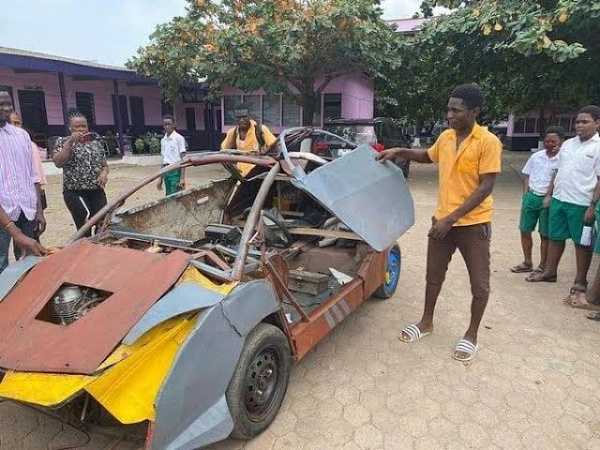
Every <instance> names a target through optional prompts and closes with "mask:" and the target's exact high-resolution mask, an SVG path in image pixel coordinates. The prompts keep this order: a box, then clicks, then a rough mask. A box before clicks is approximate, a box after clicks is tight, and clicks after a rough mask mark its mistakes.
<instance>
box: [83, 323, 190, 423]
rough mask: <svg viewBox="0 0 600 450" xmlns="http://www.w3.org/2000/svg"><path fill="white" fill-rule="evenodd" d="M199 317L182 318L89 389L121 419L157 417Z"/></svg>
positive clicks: (131, 421)
mask: <svg viewBox="0 0 600 450" xmlns="http://www.w3.org/2000/svg"><path fill="white" fill-rule="evenodd" d="M195 317H197V315H194V316H193V317H191V318H190V317H189V316H188V317H187V318H186V319H184V320H181V319H178V323H177V325H175V326H174V327H172V328H171V329H170V330H168V331H166V332H165V331H163V332H162V333H161V334H160V335H159V336H157V337H156V338H155V339H152V340H151V341H150V342H149V343H148V344H147V345H145V346H143V347H142V348H140V349H139V350H138V351H136V352H135V353H133V354H132V355H131V356H129V357H128V358H127V359H125V360H123V361H121V362H120V363H119V364H117V365H115V366H113V367H112V368H111V369H109V370H107V371H106V372H105V373H104V374H102V376H100V377H98V378H97V379H96V380H95V381H93V382H92V383H89V384H88V385H87V386H86V387H85V390H86V391H88V392H89V393H90V394H91V395H92V396H93V397H94V398H95V399H96V400H97V401H98V402H99V403H101V404H102V406H104V407H105V408H106V409H107V410H108V411H109V412H110V413H111V414H112V415H113V416H115V417H116V418H117V419H118V420H119V421H120V422H121V423H124V424H130V423H137V422H141V421H143V420H154V418H155V415H156V412H155V410H154V401H155V399H156V396H157V394H158V391H159V389H160V387H161V385H162V382H163V380H164V378H165V377H166V376H167V374H168V372H169V370H170V368H171V366H172V364H173V360H174V359H175V356H176V354H177V351H178V350H179V348H180V347H181V345H182V344H183V342H185V339H186V338H187V336H188V335H189V333H190V332H191V330H192V328H193V327H194V325H195V323H196V320H194V318H195ZM149 333H152V331H150V332H149Z"/></svg>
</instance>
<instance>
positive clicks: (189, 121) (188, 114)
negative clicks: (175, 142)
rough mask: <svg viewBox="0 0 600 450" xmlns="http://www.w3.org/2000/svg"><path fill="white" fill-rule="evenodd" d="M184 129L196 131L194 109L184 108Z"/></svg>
mask: <svg viewBox="0 0 600 450" xmlns="http://www.w3.org/2000/svg"><path fill="white" fill-rule="evenodd" d="M185 129H186V130H188V131H196V108H185Z"/></svg>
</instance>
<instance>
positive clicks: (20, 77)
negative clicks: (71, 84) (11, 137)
mask: <svg viewBox="0 0 600 450" xmlns="http://www.w3.org/2000/svg"><path fill="white" fill-rule="evenodd" d="M0 85H5V86H11V87H12V89H13V96H14V99H15V110H16V111H17V112H18V113H20V112H21V108H20V106H19V96H18V93H17V91H18V90H26V89H33V90H37V89H40V90H43V91H44V93H45V94H46V95H45V97H46V114H47V115H48V125H62V124H63V113H62V107H61V102H60V94H59V92H60V90H59V87H58V77H57V76H56V75H52V74H45V73H14V72H13V71H12V70H10V69H5V68H0Z"/></svg>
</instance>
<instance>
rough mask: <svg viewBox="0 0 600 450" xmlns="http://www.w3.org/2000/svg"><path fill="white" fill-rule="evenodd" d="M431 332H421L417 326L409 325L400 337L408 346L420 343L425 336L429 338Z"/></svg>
mask: <svg viewBox="0 0 600 450" xmlns="http://www.w3.org/2000/svg"><path fill="white" fill-rule="evenodd" d="M430 334H431V331H421V329H420V328H419V327H418V326H417V325H416V324H412V325H408V326H407V327H406V328H404V329H403V330H402V334H400V336H399V337H398V339H400V340H401V341H402V342H405V343H407V344H414V343H415V342H417V341H420V340H421V339H423V338H424V337H425V336H429V335H430Z"/></svg>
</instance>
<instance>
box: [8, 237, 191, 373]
mask: <svg viewBox="0 0 600 450" xmlns="http://www.w3.org/2000/svg"><path fill="white" fill-rule="evenodd" d="M188 259H189V256H188V255H186V254H185V253H183V252H179V251H175V252H173V253H171V254H170V255H168V256H164V255H155V254H151V253H145V252H141V251H136V250H130V249H125V248H114V247H107V246H102V245H97V244H92V243H90V242H88V241H79V242H77V243H76V244H73V245H71V246H69V247H67V248H65V249H64V250H61V251H60V252H58V253H55V254H54V255H51V256H49V257H48V258H46V259H44V260H43V261H41V262H40V263H39V264H38V265H37V266H36V267H34V268H33V269H32V270H31V272H30V273H29V274H28V275H27V276H26V277H25V279H24V280H23V282H21V283H19V285H18V286H16V287H15V288H14V289H13V290H12V292H11V293H10V294H8V296H7V297H6V298H5V299H4V301H3V302H1V303H0V367H4V368H6V369H11V370H20V371H31V372H57V373H79V374H88V375H89V374H92V373H94V371H95V370H96V369H97V368H98V366H99V365H100V364H101V363H102V361H104V360H105V359H106V357H107V356H108V355H109V354H110V353H111V352H112V351H113V350H114V348H115V347H116V346H117V345H118V344H119V343H120V342H121V340H122V339H123V338H124V337H125V335H126V334H127V332H128V331H129V330H130V329H131V328H132V327H133V326H134V325H135V324H136V323H137V322H138V321H139V319H140V318H141V317H142V316H143V315H144V313H145V312H146V311H147V310H148V309H149V308H150V306H152V305H153V304H154V303H155V302H156V301H158V299H160V298H161V297H162V296H163V295H164V294H165V292H167V290H168V289H169V288H170V287H171V286H172V285H173V284H174V283H175V282H176V281H177V279H179V277H180V276H181V274H182V272H183V271H184V269H185V268H186V267H187V265H188ZM65 283H66V284H74V285H82V286H87V287H91V288H94V289H100V290H102V291H107V292H112V295H111V296H110V297H109V298H108V299H107V300H105V301H104V302H102V303H101V304H100V305H98V306H97V307H96V308H94V309H93V310H91V311H90V312H89V313H88V314H86V315H85V316H84V317H82V318H81V319H79V320H77V321H76V322H74V323H72V324H70V325H68V326H61V325H56V324H53V323H50V322H46V321H44V320H38V319H37V318H36V317H37V316H38V314H39V313H40V312H41V311H42V309H43V308H44V306H45V305H46V303H47V302H48V301H50V299H51V296H52V295H54V294H55V293H56V291H57V290H58V289H59V288H60V286H62V285H63V284H65Z"/></svg>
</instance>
